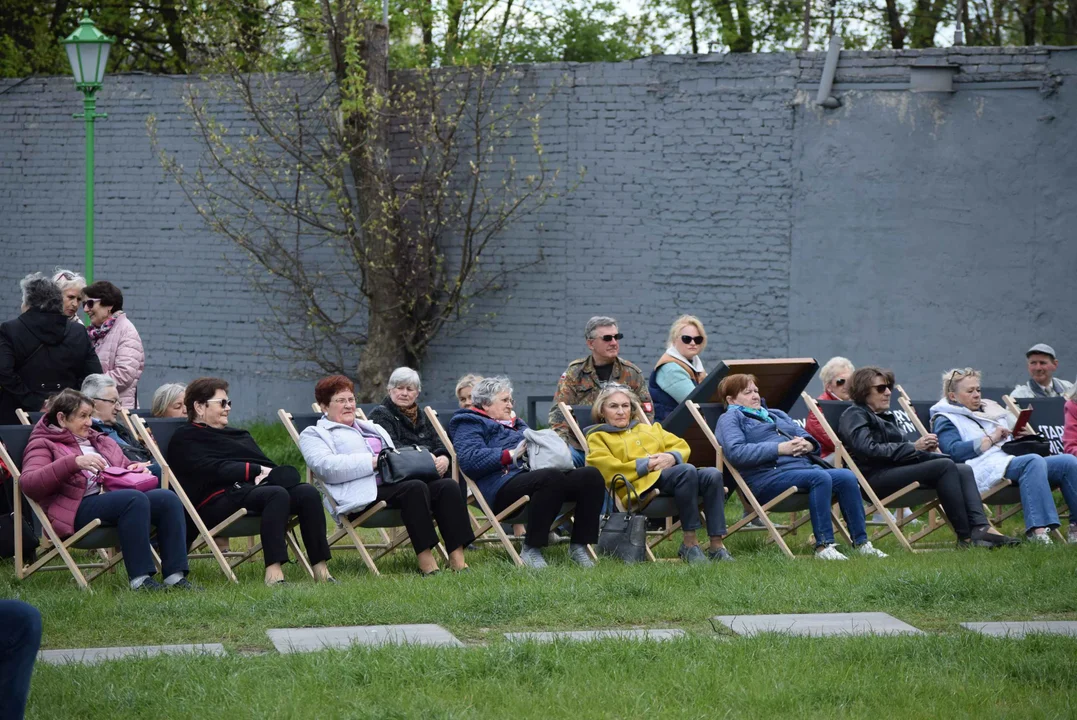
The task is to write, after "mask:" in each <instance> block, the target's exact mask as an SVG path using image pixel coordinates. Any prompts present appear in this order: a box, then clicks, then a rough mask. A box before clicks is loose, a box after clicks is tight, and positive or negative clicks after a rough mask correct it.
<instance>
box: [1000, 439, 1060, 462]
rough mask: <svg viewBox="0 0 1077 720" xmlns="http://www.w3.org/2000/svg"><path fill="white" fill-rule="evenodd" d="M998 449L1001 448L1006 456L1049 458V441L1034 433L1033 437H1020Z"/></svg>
mask: <svg viewBox="0 0 1077 720" xmlns="http://www.w3.org/2000/svg"><path fill="white" fill-rule="evenodd" d="M1000 447H1001V448H1002V452H1004V453H1006V454H1007V455H1015V456H1021V455H1039V456H1040V457H1051V441H1050V440H1048V439H1047V438H1045V437H1044V436H1043V435H1040V434H1039V433H1036V434H1035V435H1022V436H1021V437H1019V438H1016V439H1014V440H1010V441H1009V442H1004V443H1002V445H1001V446H1000Z"/></svg>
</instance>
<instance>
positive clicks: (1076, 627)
mask: <svg viewBox="0 0 1077 720" xmlns="http://www.w3.org/2000/svg"><path fill="white" fill-rule="evenodd" d="M961 627H963V628H965V629H966V630H972V631H973V632H978V633H982V634H984V635H993V636H995V637H1011V638H1023V637H1024V636H1025V635H1031V634H1034V633H1042V634H1046V635H1068V636H1070V637H1077V621H1074V620H1017V621H1015V622H965V623H961Z"/></svg>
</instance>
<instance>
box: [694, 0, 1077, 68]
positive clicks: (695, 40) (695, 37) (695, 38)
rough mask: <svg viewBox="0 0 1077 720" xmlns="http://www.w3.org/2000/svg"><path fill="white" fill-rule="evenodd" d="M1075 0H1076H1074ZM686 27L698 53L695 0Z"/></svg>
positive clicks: (695, 51)
mask: <svg viewBox="0 0 1077 720" xmlns="http://www.w3.org/2000/svg"><path fill="white" fill-rule="evenodd" d="M1074 1H1075V2H1077V0H1074ZM688 29H689V30H690V31H691V33H692V54H693V55H698V54H699V35H698V33H697V32H696V4H695V0H688Z"/></svg>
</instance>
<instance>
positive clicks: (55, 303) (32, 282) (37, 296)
mask: <svg viewBox="0 0 1077 720" xmlns="http://www.w3.org/2000/svg"><path fill="white" fill-rule="evenodd" d="M19 288H20V289H21V290H22V305H23V307H24V308H26V309H27V310H37V311H39V312H55V313H62V312H63V311H64V296H63V294H62V293H61V292H60V288H59V286H58V285H57V284H56V283H54V282H53V281H52V280H50V279H49V278H47V277H45V276H44V275H42V274H41V273H39V272H38V273H30V274H29V275H27V276H26V277H24V278H23V279H22V280H20V281H19Z"/></svg>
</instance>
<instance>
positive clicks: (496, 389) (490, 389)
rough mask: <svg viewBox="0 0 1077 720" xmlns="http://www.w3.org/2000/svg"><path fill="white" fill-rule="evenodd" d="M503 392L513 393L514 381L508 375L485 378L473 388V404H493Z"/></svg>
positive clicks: (481, 405) (479, 405) (478, 406)
mask: <svg viewBox="0 0 1077 720" xmlns="http://www.w3.org/2000/svg"><path fill="white" fill-rule="evenodd" d="M503 392H507V393H508V394H509V395H511V394H512V381H511V380H509V379H508V378H507V377H504V376H503V375H497V376H495V377H488V378H483V379H482V380H479V381H478V382H477V383H475V385H474V386H473V387H472V388H471V404H472V406H474V407H477V408H481V407H486V406H488V405H493V403H494V400H496V399H497V396H498V395H500V394H501V393H503Z"/></svg>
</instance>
